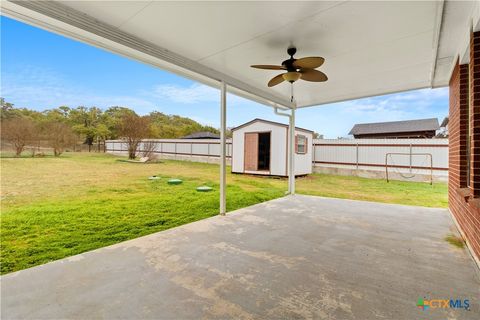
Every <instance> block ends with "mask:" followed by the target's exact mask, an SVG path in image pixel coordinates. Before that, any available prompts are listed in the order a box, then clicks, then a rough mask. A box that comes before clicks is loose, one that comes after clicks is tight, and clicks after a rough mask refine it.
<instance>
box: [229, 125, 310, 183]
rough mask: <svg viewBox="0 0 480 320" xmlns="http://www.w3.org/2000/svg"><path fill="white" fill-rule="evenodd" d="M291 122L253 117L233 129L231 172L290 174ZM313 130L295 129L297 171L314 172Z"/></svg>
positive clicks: (302, 172)
mask: <svg viewBox="0 0 480 320" xmlns="http://www.w3.org/2000/svg"><path fill="white" fill-rule="evenodd" d="M288 131H289V130H288V125H286V124H282V123H278V122H273V121H267V120H262V119H254V120H252V121H250V122H247V123H244V124H242V125H240V126H238V127H236V128H233V129H232V134H233V140H232V146H233V152H232V172H234V173H249V174H261V175H274V176H287V172H288V161H287V159H288V158H287V155H288V152H287V150H288V142H289V141H288V140H289V139H288V137H289V132H288ZM312 140H313V131H310V130H306V129H301V128H295V141H294V143H295V160H294V164H295V174H296V175H305V174H309V173H312V150H313V147H312V146H313V145H312Z"/></svg>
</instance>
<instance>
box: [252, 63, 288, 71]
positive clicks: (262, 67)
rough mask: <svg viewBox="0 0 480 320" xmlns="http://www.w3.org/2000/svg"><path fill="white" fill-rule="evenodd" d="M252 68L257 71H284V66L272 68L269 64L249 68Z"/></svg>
mask: <svg viewBox="0 0 480 320" xmlns="http://www.w3.org/2000/svg"><path fill="white" fill-rule="evenodd" d="M250 67H252V68H257V69H267V70H285V67H284V66H273V65H269V64H254V65H253V66H250Z"/></svg>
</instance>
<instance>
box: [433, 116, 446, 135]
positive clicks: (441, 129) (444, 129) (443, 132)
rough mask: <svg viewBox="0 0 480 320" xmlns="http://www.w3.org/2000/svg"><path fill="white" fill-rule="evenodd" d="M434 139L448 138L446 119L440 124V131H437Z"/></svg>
mask: <svg viewBox="0 0 480 320" xmlns="http://www.w3.org/2000/svg"><path fill="white" fill-rule="evenodd" d="M435 138H448V117H445V118H444V119H443V121H442V123H441V124H440V129H438V131H437V135H436V136H435Z"/></svg>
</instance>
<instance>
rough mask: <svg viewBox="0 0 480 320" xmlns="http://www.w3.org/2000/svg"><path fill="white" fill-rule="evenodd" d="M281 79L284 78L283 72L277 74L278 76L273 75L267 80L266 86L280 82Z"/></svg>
mask: <svg viewBox="0 0 480 320" xmlns="http://www.w3.org/2000/svg"><path fill="white" fill-rule="evenodd" d="M283 81H284V79H283V73H282V74H279V75H278V76H275V77H273V78H272V79H271V80H270V81H268V86H269V87H273V86H276V85H277V84H279V83H282V82H283Z"/></svg>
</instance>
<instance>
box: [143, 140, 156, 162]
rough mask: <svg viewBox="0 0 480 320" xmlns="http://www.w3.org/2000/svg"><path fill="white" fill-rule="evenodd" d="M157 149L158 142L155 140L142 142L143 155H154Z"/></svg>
mask: <svg viewBox="0 0 480 320" xmlns="http://www.w3.org/2000/svg"><path fill="white" fill-rule="evenodd" d="M155 149H157V142H156V141H155V140H147V141H143V142H142V156H144V157H149V158H151V157H152V154H153V153H154V152H155Z"/></svg>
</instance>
